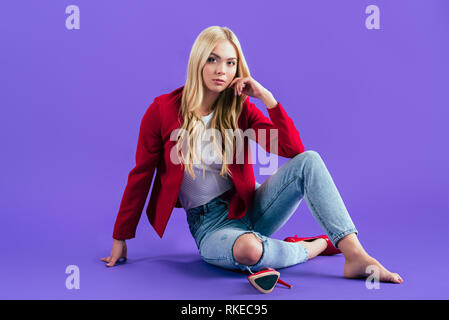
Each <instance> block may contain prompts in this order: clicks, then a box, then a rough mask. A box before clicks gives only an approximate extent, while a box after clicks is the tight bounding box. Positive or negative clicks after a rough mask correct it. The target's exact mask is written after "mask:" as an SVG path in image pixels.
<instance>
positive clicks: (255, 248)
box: [232, 232, 263, 266]
mask: <svg viewBox="0 0 449 320" xmlns="http://www.w3.org/2000/svg"><path fill="white" fill-rule="evenodd" d="M232 253H233V255H234V259H235V261H237V262H238V263H241V264H244V265H249V266H251V265H255V264H257V263H258V262H259V260H260V259H261V257H262V254H263V245H262V240H260V239H259V238H258V237H257V236H256V235H254V234H253V233H250V232H248V233H244V234H242V235H241V236H239V237H238V238H237V240H236V241H235V242H234V245H233V246H232Z"/></svg>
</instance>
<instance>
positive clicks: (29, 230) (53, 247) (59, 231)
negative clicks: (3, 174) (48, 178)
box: [0, 202, 449, 300]
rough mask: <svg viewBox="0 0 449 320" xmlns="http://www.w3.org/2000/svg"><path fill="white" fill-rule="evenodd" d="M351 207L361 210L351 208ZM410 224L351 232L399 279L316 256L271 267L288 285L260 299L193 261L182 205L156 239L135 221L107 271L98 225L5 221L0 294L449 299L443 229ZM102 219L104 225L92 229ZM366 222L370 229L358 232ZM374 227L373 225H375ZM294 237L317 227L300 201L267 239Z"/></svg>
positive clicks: (419, 209) (390, 209) (234, 279)
mask: <svg viewBox="0 0 449 320" xmlns="http://www.w3.org/2000/svg"><path fill="white" fill-rule="evenodd" d="M420 203H421V202H418V203H415V204H414V205H413V206H412V205H410V206H408V207H402V208H400V207H399V206H394V205H392V204H391V203H385V204H383V205H381V204H379V205H378V206H376V207H374V206H373V207H371V208H368V209H365V210H364V211H363V215H364V216H366V215H371V216H375V214H376V212H377V211H378V208H379V210H380V208H382V212H383V215H384V216H388V215H389V214H394V213H395V212H397V211H398V210H404V211H407V212H408V214H410V216H411V217H414V216H416V217H418V216H423V215H425V211H426V210H427V211H429V210H433V209H436V208H432V207H431V206H420ZM76 207H78V208H76ZM377 207H378V208H377ZM78 210H82V209H81V208H80V206H73V207H72V208H71V209H70V208H66V212H64V211H61V214H63V213H65V214H69V215H70V213H74V212H75V211H78ZM353 211H360V212H361V211H362V210H360V208H359V205H356V206H354V207H353ZM360 218H361V215H360V216H359V218H358V219H360ZM84 219H86V217H85V218H84ZM358 219H357V217H356V218H355V220H358ZM86 222H87V221H83V223H86ZM109 222H112V217H111V220H110V221H109ZM141 222H142V221H141ZM411 223H414V221H411V222H409V223H407V222H404V223H403V224H399V223H398V222H397V221H396V222H394V223H388V221H384V222H382V221H379V220H377V221H374V222H373V224H372V225H369V224H363V225H362V224H361V223H359V224H358V225H359V226H358V227H359V229H360V237H359V238H360V240H361V242H362V243H363V244H364V246H365V248H366V250H367V251H368V252H369V253H370V254H371V255H372V256H374V257H376V258H377V259H378V260H379V261H380V262H382V263H383V264H384V266H385V267H387V268H389V269H390V270H392V271H395V272H398V273H400V274H401V276H402V277H403V279H404V283H403V284H401V285H396V284H387V283H380V288H379V289H377V290H376V289H371V290H368V289H367V288H366V286H365V281H364V280H348V279H345V278H343V277H342V273H343V265H344V257H343V256H342V255H338V256H331V257H321V256H319V257H316V258H315V259H312V260H310V261H308V262H306V263H304V264H298V265H295V266H292V267H289V268H285V269H281V270H279V271H280V272H281V278H282V279H283V280H285V281H287V282H289V283H290V284H292V285H293V288H292V289H287V288H284V287H283V286H278V287H277V288H276V289H275V290H274V291H273V292H272V293H270V294H267V295H263V294H260V293H259V292H257V291H256V290H255V289H254V288H253V287H252V286H251V285H250V284H249V283H248V281H247V279H246V275H245V274H241V273H237V272H231V271H228V270H224V269H220V268H217V267H214V266H211V265H208V264H207V263H205V262H203V261H202V260H201V259H200V256H199V254H198V253H197V252H196V247H195V244H194V242H193V238H191V237H190V234H189V233H188V229H187V224H186V222H185V219H184V215H183V211H181V210H178V209H177V211H175V212H174V216H173V220H172V221H171V223H170V224H169V227H168V228H169V229H168V230H167V233H166V235H164V238H163V239H162V240H161V239H158V238H156V237H155V233H154V232H153V231H152V230H151V229H149V227H148V225H149V224H148V223H147V221H144V222H143V223H141V224H140V225H139V228H138V237H137V238H135V239H133V240H130V241H128V242H127V243H128V257H129V260H128V262H127V263H126V264H123V265H119V266H116V267H114V268H106V267H105V264H104V263H103V262H102V261H100V257H102V256H107V255H108V254H109V249H110V244H111V241H110V239H109V238H108V237H107V233H108V231H109V230H108V228H106V227H105V225H107V223H106V221H98V219H95V218H92V220H91V221H90V224H87V223H86V225H87V226H83V225H81V221H79V220H78V221H76V220H74V221H73V222H72V223H67V224H66V225H61V226H60V228H55V229H53V230H46V229H45V228H42V227H39V228H36V227H35V226H36V225H40V224H39V222H38V221H37V220H34V221H33V220H32V219H31V220H23V221H21V226H20V233H18V232H10V231H11V230H12V226H11V225H9V226H8V225H7V226H6V231H7V234H6V236H5V237H4V239H5V240H6V241H5V242H4V244H5V245H6V250H3V254H2V255H3V259H2V262H3V263H2V273H1V279H0V280H1V283H2V289H1V290H0V298H2V299H230V300H234V299H300V300H304V299H448V298H449V294H448V293H447V287H448V284H449V281H448V280H447V277H446V276H445V272H446V269H447V268H445V266H446V265H447V264H448V263H449V259H448V258H449V255H448V250H447V246H446V244H445V241H446V240H445V237H444V233H443V231H444V229H443V228H442V227H441V226H432V225H431V224H430V223H429V224H424V223H423V224H421V225H420V227H419V229H418V228H416V225H415V227H410V226H411V225H412V224H411ZM100 224H102V225H104V226H103V227H98V228H95V225H100ZM368 227H369V230H370V231H365V230H364V229H368ZM16 229H17V228H16ZM175 229H177V230H178V231H175ZM375 229H376V230H378V231H376V232H375V231H373V230H375ZM306 230H307V231H306ZM8 231H9V232H8ZM293 233H299V234H304V235H315V234H319V233H320V230H319V227H317V226H316V224H315V222H314V221H313V219H312V217H311V215H310V213H309V211H308V209H307V208H306V207H305V202H302V203H301V205H300V207H299V208H298V211H297V212H296V214H295V215H294V216H293V217H292V218H291V219H290V220H289V222H288V223H287V224H286V225H285V226H284V227H283V228H282V229H281V230H279V231H278V232H277V233H276V234H275V235H273V237H277V238H283V237H285V236H288V235H292V234H293ZM25 234H26V237H24V236H23V235H25ZM68 265H77V266H78V267H79V271H80V289H79V290H76V289H72V290H68V289H66V286H65V279H66V277H68V275H67V274H65V268H66V267H67V266H68Z"/></svg>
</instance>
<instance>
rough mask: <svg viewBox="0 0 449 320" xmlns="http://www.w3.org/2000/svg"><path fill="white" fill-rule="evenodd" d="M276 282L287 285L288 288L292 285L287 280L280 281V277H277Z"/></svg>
mask: <svg viewBox="0 0 449 320" xmlns="http://www.w3.org/2000/svg"><path fill="white" fill-rule="evenodd" d="M278 283H280V284H283V285H284V286H286V287H288V288H289V289H291V288H292V286H291V285H290V284H288V283H287V282H284V281H282V280H281V278H278Z"/></svg>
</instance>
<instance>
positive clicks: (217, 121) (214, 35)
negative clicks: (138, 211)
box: [176, 26, 250, 178]
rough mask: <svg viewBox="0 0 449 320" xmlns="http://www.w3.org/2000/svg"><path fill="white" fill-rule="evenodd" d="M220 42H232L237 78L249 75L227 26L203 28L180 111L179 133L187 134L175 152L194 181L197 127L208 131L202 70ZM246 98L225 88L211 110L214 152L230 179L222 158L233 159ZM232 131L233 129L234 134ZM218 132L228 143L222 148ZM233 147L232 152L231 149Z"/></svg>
mask: <svg viewBox="0 0 449 320" xmlns="http://www.w3.org/2000/svg"><path fill="white" fill-rule="evenodd" d="M221 40H228V41H230V42H231V44H232V45H233V46H234V48H235V50H236V51H237V68H236V69H237V70H236V74H235V77H247V76H250V73H249V69H248V65H247V63H246V60H245V57H244V55H243V52H242V48H241V46H240V42H239V40H238V39H237V37H236V36H235V34H234V33H233V32H232V31H231V30H230V29H228V28H227V27H219V26H211V27H208V28H206V29H204V30H203V31H202V32H201V33H200V34H199V35H198V37H197V38H196V40H195V42H194V44H193V46H192V49H191V51H190V57H189V63H188V68H187V77H186V82H185V85H184V89H183V92H182V99H181V108H180V109H179V112H180V115H181V117H182V119H183V120H184V121H183V124H182V126H181V127H180V130H181V132H184V134H182V135H181V136H180V137H178V141H177V143H176V148H177V149H176V150H177V151H178V155H180V156H181V158H182V161H181V163H182V164H183V165H184V166H185V167H184V170H187V171H188V172H189V173H190V175H191V176H192V177H193V178H195V173H194V171H193V164H192V161H193V162H194V163H197V162H196V161H197V158H198V157H197V155H196V150H197V149H196V146H197V142H198V137H199V133H200V127H199V125H197V124H198V123H200V124H202V125H203V127H204V128H205V124H204V122H203V120H202V119H201V115H200V113H199V109H200V106H201V102H202V100H203V96H204V87H203V73H202V71H203V67H204V65H205V64H206V62H207V59H208V57H209V55H210V53H211V52H212V50H213V49H214V47H215V46H216V45H217V43H218V42H219V41H221ZM245 99H246V95H244V94H242V95H241V96H238V95H237V96H236V95H234V89H232V88H226V89H224V90H223V91H222V92H220V94H219V96H218V98H217V99H216V100H215V102H214V105H213V106H212V109H214V110H215V112H214V114H213V116H212V119H211V129H214V130H212V139H213V146H214V149H215V152H216V154H217V155H218V156H219V157H220V158H221V163H222V167H221V171H220V175H221V176H225V175H230V176H231V172H230V170H229V168H228V164H227V160H226V161H223V159H231V160H232V158H231V155H233V154H234V153H235V150H236V141H235V138H236V137H234V133H236V132H237V135H238V136H240V137H241V135H240V130H237V129H238V124H237V121H238V118H239V116H240V114H241V112H242V105H243V102H244V101H245ZM229 130H232V131H231V134H230V131H229ZM235 130H237V131H235ZM218 132H219V133H220V135H221V136H220V139H218V140H219V141H222V139H221V137H224V140H225V141H222V146H221V149H220V147H219V145H218V142H217V136H216V133H218ZM185 138H186V139H185ZM225 146H227V147H225ZM231 146H232V150H229V149H230V147H231ZM185 148H187V152H186V153H185V154H184V152H183V150H184V149H185ZM199 158H200V160H201V164H202V167H203V177H204V172H205V166H204V162H203V159H202V157H199Z"/></svg>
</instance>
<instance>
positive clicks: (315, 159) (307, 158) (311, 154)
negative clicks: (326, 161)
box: [295, 150, 323, 166]
mask: <svg viewBox="0 0 449 320" xmlns="http://www.w3.org/2000/svg"><path fill="white" fill-rule="evenodd" d="M295 158H297V159H298V161H301V162H303V163H304V164H306V165H308V166H314V165H316V164H321V163H323V159H322V158H321V156H320V154H319V153H318V152H316V151H314V150H307V151H304V152H302V153H300V154H297V155H296V156H295Z"/></svg>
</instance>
